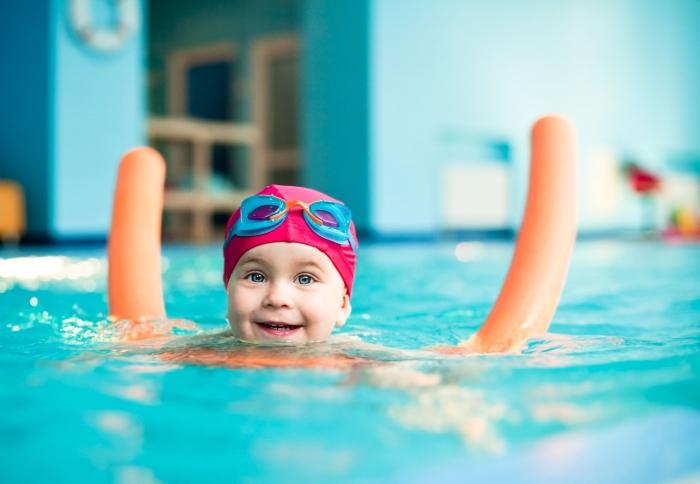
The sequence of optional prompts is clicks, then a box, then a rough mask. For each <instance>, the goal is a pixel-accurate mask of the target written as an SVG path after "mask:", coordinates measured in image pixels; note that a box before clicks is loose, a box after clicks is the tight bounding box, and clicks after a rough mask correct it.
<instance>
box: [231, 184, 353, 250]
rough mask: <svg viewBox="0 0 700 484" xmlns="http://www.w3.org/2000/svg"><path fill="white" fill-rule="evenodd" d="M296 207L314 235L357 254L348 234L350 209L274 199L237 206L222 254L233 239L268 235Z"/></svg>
mask: <svg viewBox="0 0 700 484" xmlns="http://www.w3.org/2000/svg"><path fill="white" fill-rule="evenodd" d="M294 207H300V208H301V209H302V210H303V212H304V220H305V221H306V224H307V225H308V226H309V228H311V230H313V231H314V232H315V233H316V234H317V235H319V236H321V237H323V238H324V239H327V240H330V241H333V242H335V243H337V244H340V245H345V244H350V247H352V250H353V251H357V243H356V242H355V238H354V237H353V235H352V234H351V232H350V222H351V220H352V215H351V213H350V209H349V208H348V207H346V206H345V205H343V204H342V203H338V202H329V201H325V200H319V201H317V202H312V203H306V202H302V201H300V200H293V201H287V200H282V199H281V198H279V197H276V196H274V195H253V196H252V197H248V198H246V199H245V200H243V202H242V203H241V213H240V217H239V218H238V220H236V222H235V223H234V225H233V227H231V230H230V232H229V233H228V236H227V237H226V241H225V242H224V250H226V247H227V246H228V245H229V244H230V243H231V241H232V240H233V238H234V237H236V236H242V237H245V236H252V235H261V234H266V233H268V232H272V231H273V230H275V229H276V228H277V227H279V225H280V224H282V222H284V220H285V219H286V218H287V215H288V214H289V212H290V210H291V209H293V208H294Z"/></svg>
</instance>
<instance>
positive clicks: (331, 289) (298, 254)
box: [227, 242, 351, 343]
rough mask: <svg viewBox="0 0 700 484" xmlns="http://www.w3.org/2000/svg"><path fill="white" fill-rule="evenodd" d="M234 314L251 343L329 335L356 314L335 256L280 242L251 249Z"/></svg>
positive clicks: (240, 273) (232, 302) (231, 291)
mask: <svg viewBox="0 0 700 484" xmlns="http://www.w3.org/2000/svg"><path fill="white" fill-rule="evenodd" d="M227 292H228V318H229V323H230V325H231V328H232V329H233V332H234V334H235V335H236V336H238V337H239V338H240V339H242V340H244V341H250V342H273V341H277V342H287V343H306V342H308V341H320V340H324V339H326V338H327V337H328V336H329V335H330V334H331V331H333V328H334V327H335V326H342V325H343V324H345V321H346V320H347V318H348V316H349V315H350V309H351V308H350V298H349V297H348V295H347V291H346V290H345V285H344V283H343V280H342V279H341V278H340V274H338V271H337V270H336V269H335V266H334V265H333V263H332V262H331V260H330V259H329V258H328V257H327V256H326V254H324V253H323V252H321V251H320V250H318V249H316V248H315V247H311V246H308V245H304V244H298V243H295V242H294V243H286V242H274V243H270V244H264V245H259V246H257V247H255V248H253V249H251V250H249V251H248V252H246V253H245V254H243V257H241V259H240V260H239V261H238V263H237V264H236V267H235V268H234V269H233V274H232V275H231V280H230V281H229V284H228V288H227Z"/></svg>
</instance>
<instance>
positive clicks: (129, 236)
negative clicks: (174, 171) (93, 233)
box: [108, 147, 165, 321]
mask: <svg viewBox="0 0 700 484" xmlns="http://www.w3.org/2000/svg"><path fill="white" fill-rule="evenodd" d="M164 182H165V161H164V160H163V158H162V157H161V156H160V154H159V153H158V152H157V151H155V150H153V149H151V148H145V147H142V148H135V149H133V150H131V151H129V152H127V153H126V154H125V155H124V157H123V158H122V160H121V163H120V165H119V173H118V175H117V187H116V191H115V193H114V207H113V212H112V229H111V232H110V235H109V247H108V252H109V275H108V284H109V313H110V316H112V317H115V318H117V319H128V320H131V321H138V320H139V319H142V318H146V319H151V318H164V317H165V305H164V303H163V289H162V281H161V273H160V226H161V217H162V211H163V184H164Z"/></svg>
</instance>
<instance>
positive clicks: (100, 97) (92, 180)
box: [52, 0, 146, 238]
mask: <svg viewBox="0 0 700 484" xmlns="http://www.w3.org/2000/svg"><path fill="white" fill-rule="evenodd" d="M68 3H69V2H68V1H67V0H55V5H56V9H55V18H54V22H55V23H54V25H55V27H54V28H55V43H54V45H55V54H54V56H55V57H54V61H53V67H54V71H53V75H54V90H55V98H54V106H53V109H54V113H53V120H54V124H53V130H54V145H53V154H52V155H53V163H54V167H55V168H54V180H53V181H54V189H53V191H54V194H55V197H54V206H55V209H54V210H55V213H54V222H53V227H52V229H53V230H52V233H53V236H54V237H56V238H66V237H76V236H80V237H85V236H88V237H89V236H98V237H99V236H104V235H105V234H106V233H107V232H108V230H109V223H110V219H111V211H112V193H113V190H114V182H115V180H116V170H117V164H118V162H119V159H120V158H121V156H122V154H124V152H125V151H127V150H128V149H130V148H133V147H134V146H138V145H142V144H144V142H145V126H146V124H145V114H146V110H145V93H144V91H145V86H144V69H143V64H144V57H145V56H144V51H145V49H144V34H143V32H144V28H143V26H144V25H145V24H146V18H145V11H144V9H143V8H142V15H141V17H142V18H141V28H140V29H139V31H138V32H136V34H135V35H133V36H132V37H131V38H130V39H129V40H128V41H127V42H126V43H125V44H124V45H123V46H122V47H121V48H120V49H119V50H118V51H115V52H109V53H101V52H98V51H96V50H94V49H92V48H91V47H89V46H87V45H85V44H83V43H82V42H80V41H79V40H78V39H77V37H76V35H75V33H74V32H73V31H72V29H71V28H70V25H68V18H67V5H68ZM92 3H93V4H94V6H95V7H97V6H100V4H101V2H92ZM94 10H95V19H96V21H99V17H98V15H99V10H98V9H97V8H94Z"/></svg>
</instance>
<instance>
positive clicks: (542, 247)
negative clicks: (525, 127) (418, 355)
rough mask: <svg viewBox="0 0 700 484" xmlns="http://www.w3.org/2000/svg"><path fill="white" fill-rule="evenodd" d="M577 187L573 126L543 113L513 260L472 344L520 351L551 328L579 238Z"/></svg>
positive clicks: (484, 349) (535, 130)
mask: <svg viewBox="0 0 700 484" xmlns="http://www.w3.org/2000/svg"><path fill="white" fill-rule="evenodd" d="M575 188H576V155H575V140H574V129H573V126H572V125H571V124H570V123H569V122H568V121H567V120H566V119H564V118H562V117H558V116H547V117H544V118H541V119H540V120H538V121H537V122H536V123H535V125H534V126H533V128H532V154H531V165H530V186H529V189H528V194H527V202H526V205H525V214H524V216H523V222H522V225H521V227H520V233H519V234H518V240H517V243H516V246H515V252H514V255H513V260H512V261H511V265H510V269H509V270H508V275H507V276H506V279H505V282H504V283H503V287H502V288H501V292H500V293H499V295H498V298H497V299H496V303H495V304H494V306H493V308H492V309H491V313H490V314H489V316H488V318H487V319H486V321H485V322H484V324H483V325H482V326H481V328H480V329H479V331H478V332H477V333H476V334H475V335H474V336H473V337H472V339H471V340H470V342H469V346H470V347H471V348H472V349H474V350H476V351H480V352H500V351H509V350H514V349H517V348H518V347H519V346H520V345H521V344H522V342H523V341H524V340H525V339H527V338H528V337H529V336H531V335H535V334H540V333H544V332H546V331H547V328H548V327H549V324H550V322H551V320H552V317H553V316H554V311H555V310H556V307H557V304H558V302H559V296H560V294H561V291H562V288H563V287H564V281H565V280H566V275H567V272H568V267H569V259H570V258H571V252H572V249H573V246H574V241H575V239H576V190H575Z"/></svg>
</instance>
